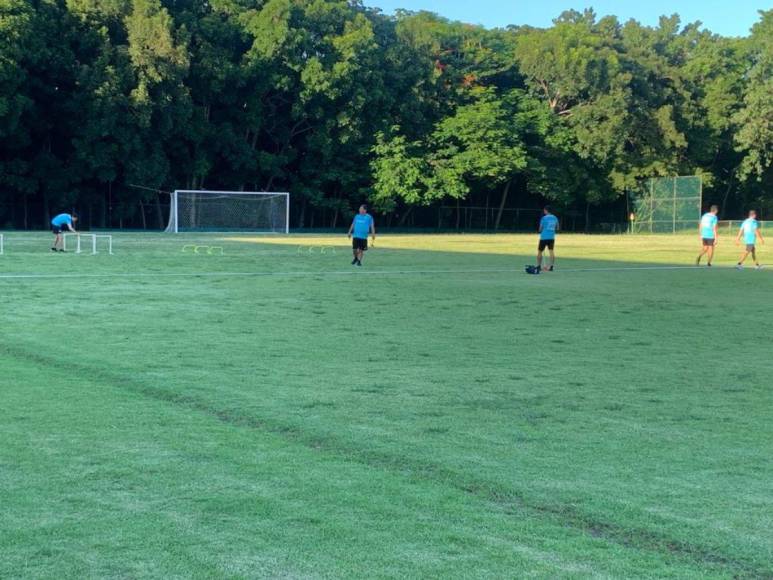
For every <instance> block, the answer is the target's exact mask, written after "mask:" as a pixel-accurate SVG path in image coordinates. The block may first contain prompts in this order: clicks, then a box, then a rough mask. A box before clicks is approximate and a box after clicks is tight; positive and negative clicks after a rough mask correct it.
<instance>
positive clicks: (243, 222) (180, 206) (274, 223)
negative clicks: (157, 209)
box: [166, 190, 290, 234]
mask: <svg viewBox="0 0 773 580" xmlns="http://www.w3.org/2000/svg"><path fill="white" fill-rule="evenodd" d="M289 231H290V194H289V193H268V192H264V191H206V190H199V191H196V190H176V191H174V192H173V193H172V203H171V206H170V209H169V224H168V225H167V226H166V232H167V233H174V234H176V233H180V232H260V233H284V234H286V233H289Z"/></svg>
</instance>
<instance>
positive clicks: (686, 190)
mask: <svg viewBox="0 0 773 580" xmlns="http://www.w3.org/2000/svg"><path fill="white" fill-rule="evenodd" d="M702 203H703V182H702V180H701V178H700V177H698V176H684V177H654V178H652V179H648V180H646V181H645V182H643V183H642V186H641V187H640V188H639V190H638V191H636V192H634V193H633V208H634V209H633V214H632V215H631V220H630V230H631V232H633V233H647V232H648V233H676V232H679V231H683V230H688V229H690V228H694V227H697V226H698V223H699V222H700V217H701V209H702V208H701V206H702Z"/></svg>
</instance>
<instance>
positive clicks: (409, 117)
mask: <svg viewBox="0 0 773 580" xmlns="http://www.w3.org/2000/svg"><path fill="white" fill-rule="evenodd" d="M772 123H773V10H772V11H767V12H761V13H760V20H759V21H758V23H757V24H756V25H755V26H754V28H753V30H752V34H751V35H750V36H748V37H746V38H724V37H721V36H718V35H715V34H712V33H711V32H709V31H706V30H703V29H702V27H701V26H700V24H699V23H692V24H687V25H682V23H681V22H680V20H679V18H678V16H676V15H674V16H671V17H663V18H661V20H660V23H659V25H658V26H657V27H647V26H642V25H641V24H639V23H638V22H636V21H628V22H625V23H621V22H620V21H618V20H617V19H616V18H615V17H612V16H607V17H604V18H600V19H599V18H598V17H597V16H596V15H595V14H594V13H593V12H592V11H585V12H583V13H579V12H575V11H569V12H565V13H564V14H562V15H561V16H560V17H559V18H557V19H556V20H555V22H554V25H553V26H552V27H551V28H549V29H536V28H530V27H510V28H508V29H498V30H487V29H484V28H481V27H476V26H470V25H466V24H462V23H458V22H450V21H447V20H444V19H442V18H440V17H438V16H436V15H433V14H430V13H425V12H420V13H411V12H401V13H398V14H397V15H396V16H394V17H392V16H386V15H384V14H382V13H381V12H380V11H378V10H374V9H370V8H366V7H364V6H363V5H362V4H361V3H360V1H359V0H349V1H345V0H0V227H24V228H30V227H42V226H44V225H45V224H46V223H47V220H48V218H49V216H50V214H51V213H52V212H55V211H59V210H60V209H67V208H71V207H75V208H77V209H78V210H79V211H80V212H81V213H82V214H83V215H84V217H85V218H86V220H87V222H88V223H90V225H91V226H92V227H118V226H124V227H148V228H158V227H160V226H162V225H163V223H165V221H166V215H165V211H166V210H165V207H164V204H165V203H166V202H168V198H166V197H165V196H164V195H163V194H159V193H158V192H157V191H155V190H168V189H174V188H206V189H219V188H227V189H236V190H239V189H247V190H269V191H270V190H274V191H290V192H292V194H293V204H292V225H293V226H294V227H334V226H340V225H341V220H342V219H343V216H348V214H349V213H350V212H351V211H352V209H353V207H354V206H355V205H356V204H358V203H360V202H361V201H362V200H366V199H368V200H370V201H371V202H372V203H373V205H374V206H375V208H376V210H377V211H379V212H380V213H382V214H383V220H384V221H386V222H387V223H389V224H391V225H394V226H397V225H401V224H403V225H410V224H412V225H421V226H425V227H436V226H437V225H438V223H439V222H438V221H437V220H438V217H437V216H439V215H440V214H441V212H442V208H441V206H451V207H452V208H453V207H454V206H457V207H459V208H461V207H462V206H465V207H469V206H476V207H487V208H493V209H492V211H491V212H490V215H491V222H490V223H489V222H488V221H487V225H489V227H493V226H495V225H498V226H500V227H504V226H507V227H509V226H511V225H513V223H514V222H512V220H511V221H510V222H507V223H505V221H506V220H504V221H503V218H502V216H503V215H505V214H507V211H508V208H512V207H527V208H529V207H538V205H539V204H540V203H542V202H543V201H544V200H550V201H551V202H553V203H554V204H555V205H556V206H558V207H559V208H561V209H562V211H563V212H565V213H566V214H567V215H576V216H580V217H579V219H578V220H575V222H574V223H576V225H577V227H588V226H592V225H593V224H592V223H590V222H589V223H586V217H587V216H588V212H589V210H591V209H593V211H594V213H596V214H599V215H604V216H611V217H604V218H603V219H609V220H614V219H616V218H618V217H619V218H620V219H624V217H623V216H624V215H625V214H624V213H623V214H621V213H620V212H619V211H618V210H619V207H620V205H619V204H620V200H621V199H623V198H624V196H625V192H626V191H628V190H630V189H632V188H635V187H636V185H637V182H638V180H640V179H642V178H645V177H650V176H660V175H675V174H688V175H695V174H698V175H701V176H702V177H703V180H704V196H705V198H706V200H707V201H712V202H717V203H719V204H720V205H721V206H722V207H723V211H724V213H725V214H726V215H728V216H729V215H731V214H732V215H733V216H737V215H740V212H741V211H742V210H743V209H744V208H745V207H748V206H750V205H754V206H756V207H759V208H761V209H762V210H763V216H764V217H768V216H770V215H771V214H773V194H772V193H771V185H772V184H773V173H771V162H772V161H773V125H772ZM131 185H141V186H144V187H146V188H148V189H138V188H134V187H131ZM595 208H598V209H595ZM451 215H453V211H451ZM460 215H461V211H459V212H457V214H456V222H455V223H456V224H457V225H458V224H459V219H460V217H459V216H460ZM488 215H489V214H488V213H487V214H486V219H487V220H488ZM507 215H510V214H507ZM599 219H602V218H599ZM592 221H593V220H592V219H591V222H592Z"/></svg>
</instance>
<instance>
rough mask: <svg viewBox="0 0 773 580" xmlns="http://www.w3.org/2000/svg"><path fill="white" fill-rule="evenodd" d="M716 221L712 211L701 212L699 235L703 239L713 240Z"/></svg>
mask: <svg viewBox="0 0 773 580" xmlns="http://www.w3.org/2000/svg"><path fill="white" fill-rule="evenodd" d="M718 221H719V220H718V219H717V216H715V215H714V214H713V213H705V214H703V217H702V218H701V237H702V238H703V239H704V240H713V239H714V238H715V237H716V236H715V235H714V227H715V226H716V225H717V222H718Z"/></svg>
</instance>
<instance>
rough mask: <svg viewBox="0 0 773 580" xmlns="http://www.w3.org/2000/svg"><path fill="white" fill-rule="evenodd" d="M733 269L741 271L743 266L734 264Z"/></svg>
mask: <svg viewBox="0 0 773 580" xmlns="http://www.w3.org/2000/svg"><path fill="white" fill-rule="evenodd" d="M735 269H736V270H743V264H736V266H735Z"/></svg>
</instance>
